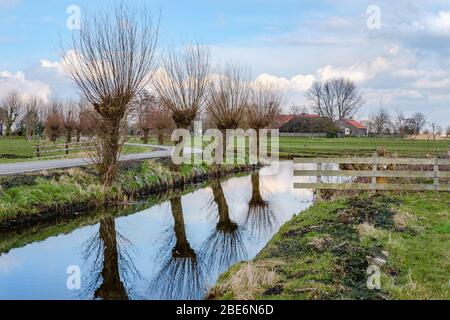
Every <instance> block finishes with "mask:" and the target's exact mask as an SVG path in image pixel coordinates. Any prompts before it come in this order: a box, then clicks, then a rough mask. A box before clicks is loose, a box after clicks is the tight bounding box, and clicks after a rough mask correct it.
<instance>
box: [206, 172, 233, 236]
mask: <svg viewBox="0 0 450 320" xmlns="http://www.w3.org/2000/svg"><path fill="white" fill-rule="evenodd" d="M211 188H212V189H213V195H214V202H215V203H216V204H217V209H218V211H219V222H218V223H217V230H219V231H223V232H225V233H232V232H234V231H236V230H237V224H236V223H234V222H233V221H231V219H230V210H229V208H228V204H227V200H226V198H225V194H224V192H223V189H222V185H221V184H220V180H219V179H215V180H214V181H213V182H212V184H211Z"/></svg>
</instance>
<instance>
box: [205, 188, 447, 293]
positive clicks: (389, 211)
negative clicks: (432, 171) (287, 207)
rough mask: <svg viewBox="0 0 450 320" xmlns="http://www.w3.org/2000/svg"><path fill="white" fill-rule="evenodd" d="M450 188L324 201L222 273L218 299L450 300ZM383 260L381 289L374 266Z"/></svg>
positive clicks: (216, 291)
mask: <svg viewBox="0 0 450 320" xmlns="http://www.w3.org/2000/svg"><path fill="white" fill-rule="evenodd" d="M449 204H450V195H449V194H448V193H431V192H430V193H420V194H417V193H407V194H403V195H396V194H386V195H367V194H366V195H360V196H357V197H352V198H350V199H339V200H336V201H333V202H320V203H317V204H316V205H314V206H313V207H312V208H310V209H309V210H307V211H305V212H303V213H302V214H301V215H298V216H296V217H295V218H294V219H293V220H291V221H290V222H288V223H287V224H286V225H285V226H283V227H282V228H281V230H280V231H279V232H278V234H277V235H276V236H275V237H274V238H273V239H272V240H271V241H270V243H269V244H268V245H267V246H266V248H265V249H264V250H263V251H262V252H261V253H260V254H259V255H258V256H257V258H256V259H255V260H254V261H252V262H250V263H241V264H239V265H237V266H234V267H233V268H231V269H230V270H229V271H228V272H227V273H225V274H224V275H222V276H221V278H220V280H219V282H218V284H217V285H216V287H215V288H213V289H212V290H211V291H210V294H209V297H210V298H213V299H214V298H219V299H450V284H449V281H450V278H449V274H450V247H449V243H450V210H449V208H450V206H449ZM377 264H379V265H380V266H381V273H382V277H381V290H369V289H368V288H367V279H368V277H369V275H368V274H367V268H368V266H369V265H377Z"/></svg>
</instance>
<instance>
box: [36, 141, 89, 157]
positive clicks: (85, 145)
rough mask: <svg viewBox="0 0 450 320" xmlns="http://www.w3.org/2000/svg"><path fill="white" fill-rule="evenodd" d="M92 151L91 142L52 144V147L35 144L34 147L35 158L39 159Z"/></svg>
mask: <svg viewBox="0 0 450 320" xmlns="http://www.w3.org/2000/svg"><path fill="white" fill-rule="evenodd" d="M92 149H94V145H93V142H92V141H83V142H74V143H63V144H52V145H40V144H37V145H36V146H35V156H36V157H37V158H39V159H55V158H61V157H67V156H69V155H70V153H74V152H75V151H78V152H81V151H83V150H92ZM55 153H57V155H53V156H45V155H47V154H55ZM75 153H76V152H75ZM43 155H44V156H43Z"/></svg>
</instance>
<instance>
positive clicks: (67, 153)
mask: <svg viewBox="0 0 450 320" xmlns="http://www.w3.org/2000/svg"><path fill="white" fill-rule="evenodd" d="M68 155H69V144H68V143H67V142H66V156H68Z"/></svg>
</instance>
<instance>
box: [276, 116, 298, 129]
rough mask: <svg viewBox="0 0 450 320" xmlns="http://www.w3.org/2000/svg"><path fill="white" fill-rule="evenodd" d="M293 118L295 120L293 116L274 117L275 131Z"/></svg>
mask: <svg viewBox="0 0 450 320" xmlns="http://www.w3.org/2000/svg"><path fill="white" fill-rule="evenodd" d="M294 118H295V116H292V115H278V116H275V121H274V127H275V128H276V129H279V128H281V127H282V126H284V125H285V124H286V123H288V122H289V121H291V120H292V119H294Z"/></svg>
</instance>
